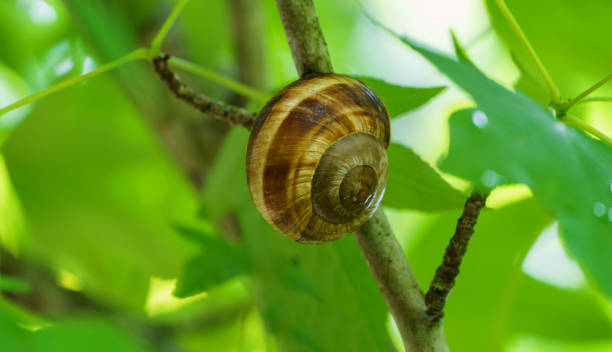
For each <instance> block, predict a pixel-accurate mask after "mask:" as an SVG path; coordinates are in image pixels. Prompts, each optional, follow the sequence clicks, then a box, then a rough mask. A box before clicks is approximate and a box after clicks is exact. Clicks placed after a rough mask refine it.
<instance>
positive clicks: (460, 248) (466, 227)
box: [425, 192, 487, 325]
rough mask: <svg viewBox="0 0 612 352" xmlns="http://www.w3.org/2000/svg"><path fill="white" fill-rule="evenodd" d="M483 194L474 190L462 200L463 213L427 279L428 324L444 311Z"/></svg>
mask: <svg viewBox="0 0 612 352" xmlns="http://www.w3.org/2000/svg"><path fill="white" fill-rule="evenodd" d="M486 199H487V196H483V195H481V194H478V193H476V192H474V193H472V195H471V196H470V198H468V200H467V201H466V202H465V206H464V208H463V214H461V217H460V218H459V220H457V227H456V229H455V234H454V235H453V237H452V238H451V240H450V242H449V244H448V247H446V252H445V253H444V259H443V261H442V264H440V266H439V267H438V269H437V270H436V274H435V276H434V278H433V280H432V281H431V285H430V286H429V291H427V294H426V295H425V303H426V304H427V319H428V321H429V324H430V325H435V324H436V323H438V322H440V320H441V319H442V316H443V315H444V311H443V310H444V304H445V303H446V298H447V297H448V294H449V293H450V291H451V289H452V288H453V286H454V285H455V279H456V278H457V275H459V266H460V265H461V260H462V259H463V256H464V255H465V252H466V251H467V246H468V242H469V241H470V238H472V234H473V233H474V226H475V225H476V221H477V220H478V215H479V214H480V210H481V209H482V208H483V207H484V206H485V202H486Z"/></svg>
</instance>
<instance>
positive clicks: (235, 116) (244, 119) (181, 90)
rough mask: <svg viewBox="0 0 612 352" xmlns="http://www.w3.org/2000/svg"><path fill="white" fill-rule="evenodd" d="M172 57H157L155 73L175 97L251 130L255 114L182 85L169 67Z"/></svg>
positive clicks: (154, 64)
mask: <svg viewBox="0 0 612 352" xmlns="http://www.w3.org/2000/svg"><path fill="white" fill-rule="evenodd" d="M169 58H170V56H168V55H165V56H163V57H156V58H154V59H153V66H154V67H155V72H157V74H158V75H159V77H160V78H161V79H162V80H163V81H164V82H166V85H167V86H168V88H169V89H170V91H172V93H174V95H175V96H176V97H177V98H179V99H181V100H183V101H185V102H186V103H187V104H189V105H191V106H193V107H194V108H196V109H198V110H200V111H201V112H203V113H205V114H207V115H210V116H213V117H215V118H218V119H220V120H223V121H225V122H227V123H229V124H230V125H241V126H244V127H246V128H247V129H250V128H251V126H252V125H253V122H254V121H255V114H252V113H250V112H248V111H246V110H244V109H242V108H238V107H235V106H232V105H228V104H225V103H223V102H219V101H215V100H212V99H210V98H208V97H206V96H204V95H201V94H197V93H195V92H194V91H192V90H191V89H190V88H189V87H187V86H186V85H185V84H184V83H182V82H181V81H180V80H179V78H178V76H177V75H176V74H175V73H174V72H173V71H172V70H171V69H170V68H169V67H168V59H169Z"/></svg>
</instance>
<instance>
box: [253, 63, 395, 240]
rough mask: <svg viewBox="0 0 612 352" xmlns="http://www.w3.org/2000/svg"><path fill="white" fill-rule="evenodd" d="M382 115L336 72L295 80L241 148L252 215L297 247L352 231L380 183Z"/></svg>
mask: <svg viewBox="0 0 612 352" xmlns="http://www.w3.org/2000/svg"><path fill="white" fill-rule="evenodd" d="M390 134H391V132H390V122H389V115H388V113H387V110H386V108H385V106H384V105H383V103H382V101H381V100H380V99H379V98H378V97H377V96H376V94H374V92H372V90H371V89H370V88H368V87H367V86H366V85H365V84H363V83H362V82H360V81H358V80H356V79H354V78H351V77H348V76H343V75H338V74H317V75H310V76H307V77H305V78H302V79H299V80H297V81H295V82H293V83H291V84H289V85H288V86H286V87H285V88H284V89H282V90H281V91H280V92H279V93H277V94H276V95H275V96H274V97H272V98H271V99H270V101H269V102H268V103H267V104H266V105H265V106H264V107H263V109H262V110H261V111H260V112H259V114H258V115H257V117H256V120H255V123H254V125H253V128H252V130H251V134H250V137H249V142H248V145H247V156H246V170H247V183H248V186H249V190H250V192H251V197H252V199H253V202H254V203H255V206H256V208H257V210H258V211H259V212H260V213H261V214H262V215H263V217H264V218H265V220H266V221H267V222H268V223H270V225H272V226H273V227H275V228H276V229H277V230H278V231H280V232H281V233H283V234H285V235H287V236H289V237H290V238H292V239H293V240H295V241H297V242H301V243H323V242H328V241H332V240H335V239H338V238H340V237H342V236H344V235H346V234H347V233H350V232H352V231H354V230H355V229H357V228H358V227H359V226H360V225H362V224H363V223H364V222H366V221H367V220H368V219H369V218H370V217H371V216H372V215H373V214H374V212H375V211H376V209H377V207H378V205H379V204H380V201H381V199H382V196H383V194H384V191H385V187H386V184H387V155H386V148H387V147H388V146H389V139H390Z"/></svg>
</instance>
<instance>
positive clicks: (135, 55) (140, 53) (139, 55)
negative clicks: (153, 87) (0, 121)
mask: <svg viewBox="0 0 612 352" xmlns="http://www.w3.org/2000/svg"><path fill="white" fill-rule="evenodd" d="M141 59H144V60H146V59H148V52H147V49H143V48H141V49H136V50H134V51H132V52H131V53H129V54H127V55H124V56H122V57H120V58H118V59H116V60H114V61H112V62H109V63H107V64H105V65H102V66H100V67H98V68H97V69H95V70H93V71H91V72H88V73H86V74H84V75H82V76H77V77H71V78H68V79H66V80H64V81H61V82H59V83H57V84H54V85H52V86H51V87H48V88H45V89H43V90H41V91H40V92H36V93H34V94H31V95H28V96H26V97H24V98H23V99H20V100H18V101H16V102H14V103H12V104H10V105H7V106H5V107H3V108H1V109H0V116H2V115H4V114H6V113H8V112H10V111H12V110H15V109H17V108H20V107H22V106H24V105H27V104H29V103H32V102H34V101H36V100H38V99H41V98H44V97H46V96H48V95H51V94H53V93H57V92H59V91H61V90H63V89H66V88H69V87H72V86H75V85H77V84H79V83H81V82H84V81H86V80H88V79H90V78H93V77H95V76H98V75H100V74H102V73H104V72H107V71H110V70H113V69H115V68H117V67H119V66H121V65H123V64H126V63H128V62H131V61H135V60H141Z"/></svg>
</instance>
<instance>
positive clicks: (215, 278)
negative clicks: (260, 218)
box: [173, 226, 249, 298]
mask: <svg viewBox="0 0 612 352" xmlns="http://www.w3.org/2000/svg"><path fill="white" fill-rule="evenodd" d="M177 230H178V231H179V233H181V234H182V235H183V236H184V237H187V238H189V239H190V240H192V241H195V242H197V243H198V245H199V246H200V248H201V250H202V253H201V254H199V255H197V256H195V257H193V258H191V259H189V260H188V261H187V263H186V264H185V266H184V267H183V272H182V274H181V275H180V276H179V279H178V281H177V283H176V287H175V288H174V292H173V295H175V296H176V297H181V298H185V297H189V296H192V295H196V294H199V293H202V292H205V291H207V290H209V289H210V288H212V287H214V286H216V285H219V284H221V283H223V282H225V281H227V280H229V279H231V278H234V277H236V276H238V275H242V274H245V273H247V272H248V267H249V266H248V261H247V257H246V255H245V253H244V251H243V250H242V249H241V248H239V247H237V246H235V245H231V244H229V243H228V242H227V241H225V240H223V239H221V238H219V237H213V236H211V235H209V234H205V233H203V232H201V231H199V230H194V229H192V228H188V227H184V226H177Z"/></svg>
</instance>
